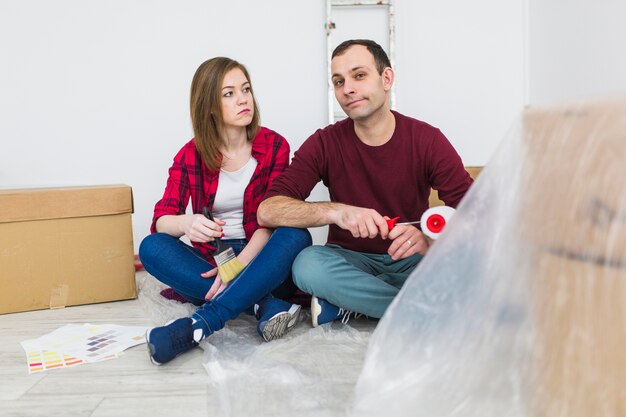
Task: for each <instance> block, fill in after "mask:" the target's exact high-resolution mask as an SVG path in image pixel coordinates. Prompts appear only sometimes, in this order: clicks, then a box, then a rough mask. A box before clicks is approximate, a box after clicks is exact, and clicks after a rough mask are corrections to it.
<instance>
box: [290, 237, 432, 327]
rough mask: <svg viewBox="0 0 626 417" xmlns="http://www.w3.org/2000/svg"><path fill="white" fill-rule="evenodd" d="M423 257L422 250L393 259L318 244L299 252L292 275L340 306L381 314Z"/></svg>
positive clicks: (306, 288)
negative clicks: (420, 252)
mask: <svg viewBox="0 0 626 417" xmlns="http://www.w3.org/2000/svg"><path fill="white" fill-rule="evenodd" d="M421 260H422V255H419V254H415V255H413V256H411V257H409V258H406V259H400V260H397V261H394V260H392V259H391V257H390V256H389V255H387V254H373V253H363V252H356V251H352V250H348V249H343V248H342V247H340V246H337V245H325V246H317V245H316V246H309V247H307V248H305V249H304V250H303V251H302V252H300V253H299V254H298V256H297V257H296V259H295V261H294V263H293V266H292V276H293V281H294V282H295V284H296V285H297V286H298V288H300V289H301V290H302V291H305V292H307V293H309V294H313V295H315V296H316V297H320V298H324V299H325V300H327V301H329V302H331V303H332V304H334V305H336V306H337V307H342V308H344V309H347V310H350V311H354V312H357V313H362V314H365V315H367V316H369V317H375V318H380V317H382V315H383V314H384V313H385V310H387V307H388V306H389V304H390V303H391V301H392V300H393V298H394V297H395V296H396V294H398V292H399V291H400V289H401V288H402V285H404V282H405V281H406V280H407V278H408V277H409V274H410V273H411V272H412V271H413V270H414V269H415V267H416V266H417V264H418V263H419V262H420V261H421Z"/></svg>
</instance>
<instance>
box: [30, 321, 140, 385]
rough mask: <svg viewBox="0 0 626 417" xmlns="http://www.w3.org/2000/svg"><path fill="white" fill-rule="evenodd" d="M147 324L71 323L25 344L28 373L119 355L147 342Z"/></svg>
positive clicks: (113, 357) (97, 360)
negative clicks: (145, 325) (143, 325)
mask: <svg viewBox="0 0 626 417" xmlns="http://www.w3.org/2000/svg"><path fill="white" fill-rule="evenodd" d="M147 329H148V328H147V327H141V326H117V325H115V324H99V325H94V324H68V325H65V326H63V327H60V328H58V329H57V330H55V331H53V332H51V333H48V334H46V335H44V336H41V337H39V338H37V339H31V340H25V341H23V342H22V343H21V345H22V348H23V349H24V351H25V352H26V359H27V362H28V372H29V373H34V372H41V371H46V370H48V369H54V368H63V367H69V366H76V365H81V364H83V363H89V362H99V361H103V360H108V359H115V358H117V357H119V356H120V355H121V354H122V352H123V351H124V350H126V349H128V348H130V347H132V346H136V345H139V344H142V343H145V338H144V334H145V333H146V330H147Z"/></svg>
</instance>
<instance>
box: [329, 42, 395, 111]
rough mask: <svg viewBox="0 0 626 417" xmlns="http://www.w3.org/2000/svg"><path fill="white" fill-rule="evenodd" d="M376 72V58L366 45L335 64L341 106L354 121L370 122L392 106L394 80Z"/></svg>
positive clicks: (338, 57)
mask: <svg viewBox="0 0 626 417" xmlns="http://www.w3.org/2000/svg"><path fill="white" fill-rule="evenodd" d="M387 72H391V69H390V68H387V69H385V71H383V74H382V75H381V74H379V73H378V71H377V70H376V62H375V61H374V57H373V56H372V54H371V53H370V52H369V51H368V50H367V48H366V47H365V46H363V45H354V46H351V47H350V48H348V49H347V50H346V51H345V52H344V53H343V54H342V55H338V56H336V57H335V58H333V60H332V62H331V73H332V81H333V85H334V87H335V97H336V98H337V101H338V102H339V105H340V106H341V108H342V109H343V111H345V112H346V114H347V115H348V116H349V117H350V118H351V119H352V120H363V119H367V118H368V117H369V116H371V115H372V114H374V113H376V112H377V111H378V110H380V109H381V108H384V107H386V106H388V98H387V92H388V91H389V90H390V89H391V84H392V81H393V77H388V76H387V75H388V74H387Z"/></svg>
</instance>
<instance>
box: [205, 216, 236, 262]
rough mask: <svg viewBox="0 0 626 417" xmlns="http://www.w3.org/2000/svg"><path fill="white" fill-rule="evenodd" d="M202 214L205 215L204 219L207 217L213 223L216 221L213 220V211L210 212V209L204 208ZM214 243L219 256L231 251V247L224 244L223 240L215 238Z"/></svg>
mask: <svg viewBox="0 0 626 417" xmlns="http://www.w3.org/2000/svg"><path fill="white" fill-rule="evenodd" d="M202 213H203V214H204V217H206V218H207V219H209V220H211V221H212V222H215V220H214V219H213V215H212V214H211V211H209V208H208V207H204V208H203V209H202ZM214 239H215V240H214V243H215V253H216V254H219V253H222V252H224V251H227V250H228V249H230V246H227V245H226V244H224V243H222V239H220V238H219V237H216V238H214Z"/></svg>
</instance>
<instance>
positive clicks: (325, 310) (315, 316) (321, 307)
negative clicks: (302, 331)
mask: <svg viewBox="0 0 626 417" xmlns="http://www.w3.org/2000/svg"><path fill="white" fill-rule="evenodd" d="M361 316H362V314H360V313H355V312H354V311H350V310H346V309H343V308H340V307H337V306H336V305H334V304H331V303H329V302H328V301H326V300H324V299H323V298H319V297H316V296H312V297H311V322H312V324H313V327H317V326H321V325H322V324H326V323H330V322H331V321H335V320H339V319H341V322H342V323H343V324H346V323H347V322H348V321H349V320H350V317H354V318H355V319H356V318H359V317H361Z"/></svg>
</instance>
